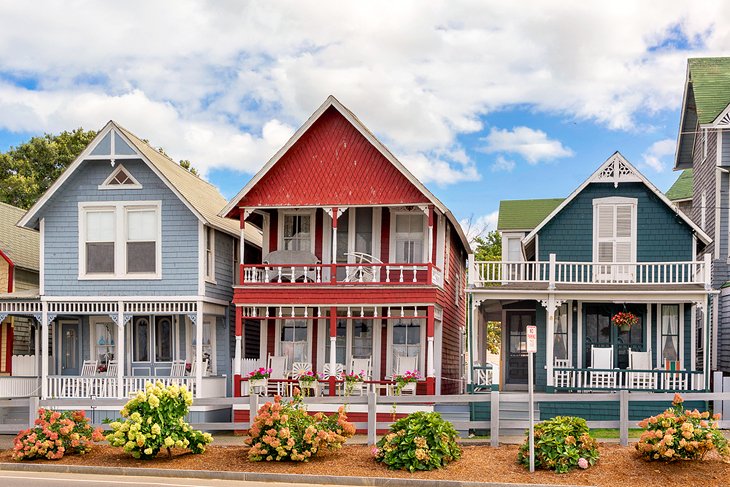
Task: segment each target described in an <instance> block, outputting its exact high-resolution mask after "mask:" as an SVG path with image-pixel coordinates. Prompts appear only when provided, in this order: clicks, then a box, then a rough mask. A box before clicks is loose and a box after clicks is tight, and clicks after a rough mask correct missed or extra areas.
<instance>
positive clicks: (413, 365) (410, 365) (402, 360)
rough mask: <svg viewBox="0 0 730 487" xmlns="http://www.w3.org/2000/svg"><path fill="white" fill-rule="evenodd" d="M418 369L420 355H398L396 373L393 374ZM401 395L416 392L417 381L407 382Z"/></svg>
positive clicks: (401, 373)
mask: <svg viewBox="0 0 730 487" xmlns="http://www.w3.org/2000/svg"><path fill="white" fill-rule="evenodd" d="M417 370H418V355H413V356H410V357H406V356H403V355H398V356H397V357H396V361H395V373H394V374H393V375H403V374H405V373H406V372H409V371H410V372H414V371H417ZM400 393H401V395H404V394H413V395H415V394H416V383H415V382H411V383H410V384H406V385H405V386H404V387H403V389H401V391H400Z"/></svg>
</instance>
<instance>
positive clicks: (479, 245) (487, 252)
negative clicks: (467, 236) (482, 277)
mask: <svg viewBox="0 0 730 487" xmlns="http://www.w3.org/2000/svg"><path fill="white" fill-rule="evenodd" d="M474 248H475V251H474V260H492V261H494V260H500V259H502V236H501V235H500V234H499V232H498V231H497V230H492V231H490V232H487V234H486V235H485V236H483V237H482V236H479V237H475V238H474Z"/></svg>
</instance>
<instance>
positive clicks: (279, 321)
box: [274, 310, 329, 367]
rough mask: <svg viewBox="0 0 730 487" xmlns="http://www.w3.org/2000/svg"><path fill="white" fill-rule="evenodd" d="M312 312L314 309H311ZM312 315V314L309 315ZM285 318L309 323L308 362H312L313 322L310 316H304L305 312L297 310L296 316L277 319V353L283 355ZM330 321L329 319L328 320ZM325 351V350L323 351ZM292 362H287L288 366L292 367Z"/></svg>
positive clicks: (275, 337) (275, 345) (275, 339)
mask: <svg viewBox="0 0 730 487" xmlns="http://www.w3.org/2000/svg"><path fill="white" fill-rule="evenodd" d="M309 311H310V312H312V310H309ZM309 316H312V315H309ZM284 320H302V321H304V322H305V323H306V324H307V360H306V361H307V362H310V363H311V362H312V329H313V326H314V325H313V323H312V321H313V320H311V319H310V318H308V317H305V316H304V312H303V311H300V310H297V311H296V313H295V315H294V316H281V317H279V318H277V320H276V331H275V333H276V335H274V350H275V352H276V355H282V351H281V327H282V325H283V324H284ZM328 323H329V320H328ZM322 353H324V352H322ZM291 366H292V364H287V367H291Z"/></svg>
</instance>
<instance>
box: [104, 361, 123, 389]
mask: <svg viewBox="0 0 730 487" xmlns="http://www.w3.org/2000/svg"><path fill="white" fill-rule="evenodd" d="M118 370H119V366H118V365H117V361H116V360H110V361H108V362H107V363H106V372H104V375H105V376H106V377H104V379H102V381H103V382H102V385H103V390H104V397H115V396H116V395H117V371H118Z"/></svg>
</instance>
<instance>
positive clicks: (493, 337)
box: [487, 321, 502, 355]
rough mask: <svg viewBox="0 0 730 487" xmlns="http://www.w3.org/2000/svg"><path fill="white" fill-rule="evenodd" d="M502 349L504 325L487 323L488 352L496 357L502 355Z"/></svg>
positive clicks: (492, 322) (497, 322)
mask: <svg viewBox="0 0 730 487" xmlns="http://www.w3.org/2000/svg"><path fill="white" fill-rule="evenodd" d="M501 347H502V323H501V322H499V321H487V350H489V351H490V352H491V353H493V354H495V355H499V354H500V349H501Z"/></svg>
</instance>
